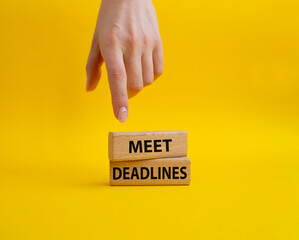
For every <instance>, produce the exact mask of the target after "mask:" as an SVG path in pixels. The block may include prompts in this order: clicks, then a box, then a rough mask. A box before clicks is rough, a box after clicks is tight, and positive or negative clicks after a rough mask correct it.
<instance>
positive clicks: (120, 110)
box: [118, 107, 128, 123]
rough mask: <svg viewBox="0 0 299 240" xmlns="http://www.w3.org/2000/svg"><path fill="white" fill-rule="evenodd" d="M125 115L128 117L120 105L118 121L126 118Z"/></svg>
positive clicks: (123, 120) (125, 110)
mask: <svg viewBox="0 0 299 240" xmlns="http://www.w3.org/2000/svg"><path fill="white" fill-rule="evenodd" d="M127 117H128V112H127V109H126V108H125V107H121V108H120V109H119V112H118V121H120V122H121V123H123V122H125V121H126V120H127Z"/></svg>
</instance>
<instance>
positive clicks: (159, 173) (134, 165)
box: [110, 157, 191, 185]
mask: <svg viewBox="0 0 299 240" xmlns="http://www.w3.org/2000/svg"><path fill="white" fill-rule="evenodd" d="M190 164H191V163H190V159H189V158H187V157H181V158H159V159H151V160H140V161H110V185H189V184H190V180H191V175H190V174H191V165H190Z"/></svg>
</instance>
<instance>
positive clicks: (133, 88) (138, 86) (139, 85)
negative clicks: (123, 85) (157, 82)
mask: <svg viewBox="0 0 299 240" xmlns="http://www.w3.org/2000/svg"><path fill="white" fill-rule="evenodd" d="M128 89H129V90H131V91H134V92H140V91H141V90H142V89H143V84H142V83H132V84H130V85H129V86H128Z"/></svg>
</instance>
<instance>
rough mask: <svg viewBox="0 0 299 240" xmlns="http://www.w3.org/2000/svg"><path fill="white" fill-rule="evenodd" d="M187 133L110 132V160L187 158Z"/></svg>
mask: <svg viewBox="0 0 299 240" xmlns="http://www.w3.org/2000/svg"><path fill="white" fill-rule="evenodd" d="M187 137H188V135H187V132H186V131H155V132H154V131H152V132H110V133H109V159H110V160H112V161H113V160H115V161H116V160H138V159H152V158H165V157H185V156H187Z"/></svg>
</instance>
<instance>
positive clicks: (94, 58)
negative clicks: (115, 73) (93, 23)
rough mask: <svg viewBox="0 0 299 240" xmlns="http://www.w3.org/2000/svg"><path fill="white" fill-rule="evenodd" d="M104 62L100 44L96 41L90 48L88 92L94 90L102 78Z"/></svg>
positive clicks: (87, 70)
mask: <svg viewBox="0 0 299 240" xmlns="http://www.w3.org/2000/svg"><path fill="white" fill-rule="evenodd" d="M103 62H104V60H103V57H102V54H101V51H100V48H99V44H98V43H97V41H96V40H95V38H94V39H93V40H92V45H91V48H90V52H89V56H88V60H87V64H86V75H87V82H86V91H92V90H94V89H95V88H96V87H97V85H98V82H99V80H100V78H101V73H102V72H101V66H102V64H103Z"/></svg>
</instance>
